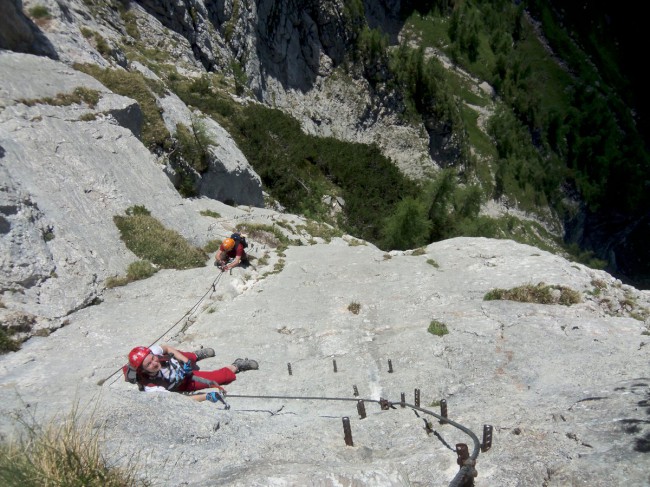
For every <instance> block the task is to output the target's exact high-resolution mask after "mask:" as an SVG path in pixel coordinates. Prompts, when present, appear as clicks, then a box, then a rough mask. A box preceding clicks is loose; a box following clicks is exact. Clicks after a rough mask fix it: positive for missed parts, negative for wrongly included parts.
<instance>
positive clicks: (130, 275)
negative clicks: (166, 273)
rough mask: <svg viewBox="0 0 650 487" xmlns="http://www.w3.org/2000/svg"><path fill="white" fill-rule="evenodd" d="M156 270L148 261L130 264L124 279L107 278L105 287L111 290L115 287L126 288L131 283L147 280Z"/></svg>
mask: <svg viewBox="0 0 650 487" xmlns="http://www.w3.org/2000/svg"><path fill="white" fill-rule="evenodd" d="M156 272H158V269H156V268H155V267H154V266H153V265H152V264H151V262H149V261H148V260H138V261H136V262H131V263H130V264H129V267H128V269H127V271H126V276H124V277H109V278H108V279H106V287H107V288H113V287H117V286H126V285H127V284H128V283H130V282H133V281H139V280H141V279H147V278H149V277H151V276H153V275H154V274H155V273H156Z"/></svg>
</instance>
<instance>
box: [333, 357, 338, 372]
mask: <svg viewBox="0 0 650 487" xmlns="http://www.w3.org/2000/svg"><path fill="white" fill-rule="evenodd" d="M332 363H333V364H334V372H338V369H337V368H336V360H332Z"/></svg>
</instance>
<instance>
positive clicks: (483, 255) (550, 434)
mask: <svg viewBox="0 0 650 487" xmlns="http://www.w3.org/2000/svg"><path fill="white" fill-rule="evenodd" d="M227 208H228V207H225V206H224V210H226V209H227ZM224 215H225V216H224V218H226V219H227V220H228V221H231V222H234V221H242V220H248V221H251V222H256V223H262V222H266V223H271V222H276V223H279V224H281V228H284V229H290V228H298V226H300V225H302V223H303V222H301V221H300V219H297V218H295V217H291V216H290V215H280V214H275V213H273V212H270V211H263V210H257V209H252V210H250V211H249V210H247V211H243V210H235V209H233V210H231V213H229V214H224ZM249 240H250V241H251V243H252V249H251V254H252V255H254V256H258V257H262V256H263V255H264V254H265V253H266V252H269V253H270V254H271V255H272V256H275V252H274V251H273V249H272V247H269V246H268V245H267V244H265V243H263V242H262V241H258V240H256V239H254V238H249ZM348 240H349V242H352V239H349V238H348V237H345V238H344V239H334V240H332V241H331V243H329V244H327V243H319V244H315V245H302V246H291V247H290V248H289V249H288V250H286V251H284V253H283V255H284V257H283V259H284V266H283V268H282V270H281V271H280V272H278V273H274V274H268V273H269V271H272V270H273V268H274V266H275V263H277V262H278V261H277V260H275V261H274V260H272V261H271V262H268V263H262V262H261V261H253V264H254V265H253V266H252V267H250V268H249V269H236V270H234V271H233V272H232V274H223V275H220V274H216V272H217V271H216V269H215V268H214V267H205V268H200V269H193V270H187V271H160V272H159V273H158V274H156V275H155V276H153V277H152V278H150V279H147V280H145V281H139V282H135V283H132V284H130V285H128V286H126V287H123V288H115V289H113V290H110V291H106V292H105V293H104V295H103V302H102V303H100V304H98V305H97V306H92V307H88V308H85V309H82V310H79V311H77V312H74V313H72V314H70V315H69V316H68V320H69V323H68V325H67V326H65V327H64V328H62V329H60V330H58V331H56V332H55V333H53V334H52V335H51V336H50V337H47V338H33V339H31V340H29V341H28V342H27V343H25V344H24V346H23V349H22V350H21V351H19V352H16V353H11V354H8V355H5V356H3V357H2V358H0V388H1V389H2V391H3V401H2V406H1V407H0V408H1V410H0V412H1V413H2V414H1V416H0V417H2V418H3V420H2V423H1V425H2V431H4V432H7V431H10V430H11V428H12V425H11V424H10V423H9V421H8V419H7V418H8V417H9V415H8V414H7V413H8V412H10V411H12V412H14V413H15V412H21V411H24V410H25V408H26V407H29V408H30V409H29V410H30V411H33V410H36V411H37V412H38V415H39V417H42V416H45V417H49V416H50V415H52V414H55V413H59V414H61V411H67V410H69V408H70V407H71V404H72V402H73V401H74V400H79V401H81V404H83V405H87V406H86V407H85V408H84V410H90V409H92V408H93V406H95V405H96V406H97V407H98V410H97V412H96V413H95V418H94V419H93V421H95V422H97V423H100V422H101V423H102V424H105V425H106V426H105V433H106V441H105V443H104V444H103V445H104V448H105V451H107V452H108V453H107V454H108V455H109V458H110V459H112V460H113V459H114V460H115V461H118V462H119V464H124V463H125V462H126V459H128V458H139V460H138V461H137V467H138V468H139V472H140V473H141V474H142V475H143V476H144V477H146V478H148V479H149V480H150V481H152V483H153V484H155V485H170V486H171V485H177V484H178V479H179V478H183V481H184V482H185V483H186V484H187V485H212V484H214V483H215V482H218V483H219V484H220V485H228V486H250V485H259V486H262V485H287V486H288V485H323V486H336V485H341V484H344V485H359V486H369V487H370V486H373V487H376V486H406V485H411V486H436V487H437V486H447V485H450V482H451V480H452V479H453V478H454V476H455V475H456V473H457V472H458V465H457V462H456V460H457V455H456V453H455V452H454V449H455V445H456V444H457V443H465V444H467V445H468V447H469V451H470V452H472V451H473V449H474V448H475V447H476V445H475V444H474V441H473V440H472V438H471V437H470V436H468V435H467V434H466V433H464V432H462V431H460V430H458V429H457V428H455V427H453V426H451V425H441V424H439V422H438V420H437V418H435V417H433V416H430V415H428V414H426V413H424V412H421V411H420V412H419V413H418V414H417V415H416V414H414V412H413V410H412V409H410V408H401V407H400V405H399V402H400V397H401V394H402V393H404V395H405V402H406V403H408V404H411V405H413V404H415V396H414V391H415V389H418V390H419V393H420V407H421V408H424V409H426V410H429V411H432V412H435V413H440V406H439V401H441V400H442V399H445V400H446V401H447V407H448V418H449V419H451V420H452V421H454V422H456V423H459V424H461V425H463V426H465V427H466V428H469V430H470V431H472V432H474V433H475V434H476V435H477V438H478V441H479V443H480V442H481V441H482V439H483V435H482V431H483V427H484V425H491V426H492V428H493V437H492V447H491V449H490V450H489V451H486V452H481V453H479V456H478V462H477V464H476V470H477V473H478V476H477V477H476V479H475V485H476V486H477V487H491V486H495V485H549V486H566V485H590V486H594V487H605V486H608V487H609V486H611V485H626V486H636V487H641V486H644V485H647V481H648V477H647V475H648V473H647V468H646V466H647V463H648V454H649V453H648V449H647V438H648V434H650V430H649V428H648V425H647V422H646V419H647V412H646V409H647V401H648V399H649V397H650V385H649V381H648V378H647V373H646V372H645V371H646V369H647V363H648V358H649V355H648V354H649V353H650V352H649V351H648V350H649V349H648V346H647V336H644V335H642V331H643V330H644V329H645V328H644V323H643V322H641V321H639V320H638V319H634V318H631V317H629V313H627V312H625V311H623V312H621V313H620V314H617V313H615V312H612V311H609V310H607V311H606V310H605V309H604V308H603V306H604V305H603V304H601V302H604V301H607V300H610V301H616V302H618V300H621V301H623V297H624V296H627V298H626V299H627V300H628V301H629V302H631V301H634V302H635V303H636V304H635V305H634V306H635V307H636V309H637V311H638V309H640V307H646V308H647V307H648V306H649V305H650V302H649V299H648V298H649V297H648V295H647V293H640V292H638V291H636V290H635V289H633V288H629V287H627V286H624V285H621V284H620V283H619V282H617V281H616V280H614V279H612V278H611V276H609V275H608V274H607V273H605V272H603V271H593V270H590V269H588V268H585V267H583V266H581V265H575V264H571V263H569V262H567V261H565V260H564V259H562V258H559V257H557V256H554V255H552V254H548V253H546V252H543V251H540V250H538V249H535V248H533V247H528V246H525V245H520V244H515V243H513V242H510V241H498V240H488V239H471V238H458V239H452V240H448V241H444V242H439V243H436V244H432V245H430V246H428V247H427V248H426V249H425V253H424V254H422V255H412V254H411V253H410V252H405V253H403V252H393V253H391V254H390V256H388V255H386V254H384V253H383V252H381V251H379V250H378V249H376V248H374V247H373V246H371V245H354V246H351V245H350V244H349V243H348ZM274 258H276V257H274ZM431 262H434V263H435V264H436V265H435V266H434V265H432V264H431ZM281 267H282V266H281ZM276 271H277V268H276ZM539 281H544V282H546V283H549V284H554V285H562V286H568V287H571V288H572V289H574V290H576V291H578V292H579V293H580V294H581V297H582V302H581V303H579V304H574V305H571V306H564V305H559V304H555V305H542V304H532V303H517V302H512V301H484V299H483V296H484V295H485V294H486V293H487V292H488V291H490V290H492V289H494V288H505V289H509V288H512V287H514V286H519V285H524V284H527V283H531V282H532V283H537V282H539ZM213 284H214V289H213V288H212V285H213ZM597 289H598V292H596V290H597ZM353 303H357V304H358V308H357V309H358V313H356V314H355V313H354V312H352V311H351V310H353V309H355V308H353V307H351V304H353ZM192 310H193V311H192ZM188 312H189V313H188ZM186 313H188V314H186ZM179 320H180V321H179ZM433 320H436V321H438V322H440V323H443V324H445V325H446V327H447V329H448V331H449V333H448V334H446V335H443V336H436V335H433V334H432V333H429V332H428V331H427V330H428V328H429V326H430V324H431V322H432V321H433ZM181 330H184V331H183V332H181ZM159 336H163V338H162V340H161V342H163V343H170V344H172V345H175V346H177V347H178V348H179V349H181V350H188V351H191V350H194V349H197V348H198V347H200V346H201V345H204V346H212V347H214V348H215V349H216V352H217V353H216V357H215V358H211V359H207V360H205V361H203V362H200V366H201V367H202V368H204V369H206V370H209V369H212V368H219V367H222V366H224V365H226V364H228V363H231V362H232V361H233V360H234V359H236V358H237V357H242V358H243V357H249V358H254V359H256V360H258V361H259V363H260V369H259V370H257V371H248V372H243V373H240V374H238V376H237V380H236V381H235V382H234V383H232V384H229V385H226V389H227V391H228V395H227V396H226V400H227V401H228V403H229V404H230V406H231V408H230V409H229V410H224V409H223V405H216V404H212V403H208V402H204V403H195V402H194V401H191V400H189V399H188V398H186V397H183V396H182V395H179V394H174V393H158V394H156V393H141V392H138V390H137V388H136V387H135V386H133V385H131V384H128V383H126V382H124V381H123V379H122V377H121V371H119V368H120V367H121V365H122V364H123V363H124V362H125V360H126V355H127V353H128V351H129V350H130V348H131V347H132V346H135V345H148V344H150V343H151V342H152V341H153V340H155V339H156V338H157V337H159ZM64 350H65V351H67V353H65V354H64V355H65V356H62V353H61V352H62V351H64ZM389 360H390V361H391V369H389V364H388V361H389ZM334 361H335V362H336V370H335V369H334ZM289 366H290V367H291V373H289V371H288V367H289ZM391 370H392V372H391ZM106 378H108V380H106V381H105V382H103V386H102V387H99V386H98V385H97V383H98V381H103V380H104V379H106ZM354 388H356V389H357V391H358V393H359V396H356V397H355V396H354ZM278 396H280V397H278ZM315 398H323V399H322V400H318V399H315ZM381 398H383V399H387V400H389V401H391V402H393V406H395V408H394V409H393V408H389V409H388V410H382V409H381V408H380V405H379V404H378V403H377V402H374V401H379V400H380V399H381ZM358 399H365V400H366V401H365V411H366V417H365V418H363V419H362V418H361V415H360V413H359V412H358V410H357V405H356V402H357V400H358ZM41 415H42V416H41ZM170 416H173V418H174V425H169V418H170ZM343 417H348V418H349V421H350V426H351V435H352V440H353V446H347V445H346V443H345V439H344V431H343V427H342V418H343ZM104 418H107V419H108V418H110V420H109V421H104ZM425 419H427V420H428V421H429V423H427V422H425ZM152 445H153V446H152ZM179 459H182V461H176V460H179ZM131 468H135V466H133V465H132V467H131Z"/></svg>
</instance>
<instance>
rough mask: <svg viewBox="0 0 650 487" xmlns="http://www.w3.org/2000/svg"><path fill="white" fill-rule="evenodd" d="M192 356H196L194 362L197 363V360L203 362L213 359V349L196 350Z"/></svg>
mask: <svg viewBox="0 0 650 487" xmlns="http://www.w3.org/2000/svg"><path fill="white" fill-rule="evenodd" d="M194 355H196V361H197V362H198V361H199V360H203V359H204V358H208V357H214V349H213V348H202V349H201V350H196V351H195V352H194Z"/></svg>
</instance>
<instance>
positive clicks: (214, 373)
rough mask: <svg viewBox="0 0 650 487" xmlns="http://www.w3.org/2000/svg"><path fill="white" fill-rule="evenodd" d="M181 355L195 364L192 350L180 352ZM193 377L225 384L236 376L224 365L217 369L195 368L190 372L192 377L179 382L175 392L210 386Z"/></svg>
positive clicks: (196, 389)
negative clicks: (181, 382)
mask: <svg viewBox="0 0 650 487" xmlns="http://www.w3.org/2000/svg"><path fill="white" fill-rule="evenodd" d="M181 353H182V354H183V355H185V356H186V357H187V358H188V359H190V360H191V361H192V363H193V364H196V355H195V354H193V353H192V352H181ZM194 377H200V378H202V379H207V380H209V381H212V382H216V383H217V384H219V385H220V386H222V385H225V384H230V383H231V382H233V381H234V380H235V379H237V376H236V375H235V373H234V372H233V371H232V370H230V369H229V368H228V367H224V368H222V369H217V370H195V371H194V373H193V374H192V378H191V379H190V380H186V381H185V382H183V384H181V385H180V386H179V387H178V389H176V391H177V392H191V391H199V390H201V389H208V388H210V387H214V386H211V385H210V384H204V383H203V382H199V381H196V380H194V379H193V378H194Z"/></svg>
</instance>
